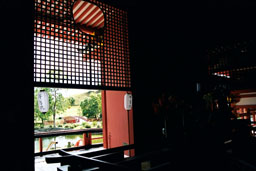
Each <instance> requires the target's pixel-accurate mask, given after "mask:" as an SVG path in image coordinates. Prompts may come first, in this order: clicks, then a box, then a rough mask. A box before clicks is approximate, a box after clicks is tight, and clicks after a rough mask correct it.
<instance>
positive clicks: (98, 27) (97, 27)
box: [73, 0, 105, 35]
mask: <svg viewBox="0 0 256 171" xmlns="http://www.w3.org/2000/svg"><path fill="white" fill-rule="evenodd" d="M73 18H74V21H75V23H76V24H77V26H78V28H79V29H80V30H81V31H82V32H84V33H86V34H90V35H97V34H99V33H100V32H102V29H103V28H104V25H105V19H104V14H103V12H102V10H101V9H100V8H99V7H98V6H96V5H95V4H92V3H90V2H86V1H82V0H78V1H76V2H75V3H74V5H73Z"/></svg>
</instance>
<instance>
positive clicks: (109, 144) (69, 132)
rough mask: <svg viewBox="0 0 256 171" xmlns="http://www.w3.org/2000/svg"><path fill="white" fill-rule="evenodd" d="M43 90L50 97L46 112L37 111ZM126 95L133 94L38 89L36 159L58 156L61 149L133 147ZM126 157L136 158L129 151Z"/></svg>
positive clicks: (130, 115)
mask: <svg viewBox="0 0 256 171" xmlns="http://www.w3.org/2000/svg"><path fill="white" fill-rule="evenodd" d="M40 90H44V91H46V92H47V93H48V95H49V106H50V107H49V111H48V112H46V113H42V112H40V111H39V109H38V100H37V94H38V92H39V91H40ZM127 93H129V94H131V92H127V91H110V90H91V89H70V88H51V87H35V88H34V135H35V139H34V152H35V156H44V155H48V154H54V153H58V150H60V149H71V150H85V149H86V150H88V149H90V150H93V151H95V150H97V149H98V150H101V149H104V148H105V149H106V148H114V147H119V146H124V145H129V144H134V139H133V117H132V112H133V111H132V110H125V109H124V95H125V94H127ZM125 155H126V157H129V156H133V155H134V151H126V152H125ZM38 161H39V162H38ZM42 161H43V159H42V158H40V159H39V160H35V166H36V165H37V163H42ZM43 162H44V161H43ZM44 163H45V162H44ZM44 166H45V167H46V166H48V165H47V164H46V163H45V165H44ZM44 166H40V167H44ZM58 166H59V165H57V167H58ZM54 167H56V166H54ZM36 168H37V166H36Z"/></svg>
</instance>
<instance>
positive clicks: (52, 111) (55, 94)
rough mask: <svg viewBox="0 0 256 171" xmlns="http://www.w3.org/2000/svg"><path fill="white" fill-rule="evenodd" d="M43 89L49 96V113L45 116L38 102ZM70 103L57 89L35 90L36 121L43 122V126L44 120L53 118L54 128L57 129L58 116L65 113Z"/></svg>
mask: <svg viewBox="0 0 256 171" xmlns="http://www.w3.org/2000/svg"><path fill="white" fill-rule="evenodd" d="M41 89H43V90H45V91H46V92H47V93H48V95H49V105H50V107H49V111H48V112H46V113H45V114H43V113H42V112H40V111H39V108H38V100H37V95H38V92H39V91H40V90H41ZM68 103H69V102H68V101H67V100H66V99H65V98H64V97H63V95H62V94H61V93H60V92H59V89H57V88H35V92H34V120H41V121H42V124H43V121H44V120H49V118H50V117H51V116H52V117H53V126H54V127H56V124H55V120H56V114H57V113H59V112H63V111H65V110H66V109H67V108H68Z"/></svg>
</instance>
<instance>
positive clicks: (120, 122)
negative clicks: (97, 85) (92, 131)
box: [102, 91, 134, 154]
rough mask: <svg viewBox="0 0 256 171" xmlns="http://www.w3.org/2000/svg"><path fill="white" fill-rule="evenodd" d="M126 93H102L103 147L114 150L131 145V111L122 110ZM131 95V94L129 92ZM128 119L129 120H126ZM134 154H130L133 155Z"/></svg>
mask: <svg viewBox="0 0 256 171" xmlns="http://www.w3.org/2000/svg"><path fill="white" fill-rule="evenodd" d="M126 93H128V92H127V91H103V92H102V100H103V101H102V102H103V103H102V104H103V130H104V131H103V134H104V135H103V136H105V137H104V140H105V141H104V147H105V148H114V147H119V146H123V145H125V144H133V143H134V138H133V111H132V110H130V111H126V110H125V109H124V95H125V94H126ZM129 93H131V92H129ZM128 117H129V119H128ZM133 153H134V152H132V154H133Z"/></svg>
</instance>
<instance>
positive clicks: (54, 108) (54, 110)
mask: <svg viewBox="0 0 256 171" xmlns="http://www.w3.org/2000/svg"><path fill="white" fill-rule="evenodd" d="M56 91H57V90H54V106H53V128H56V124H55V115H56V101H57V100H56Z"/></svg>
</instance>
